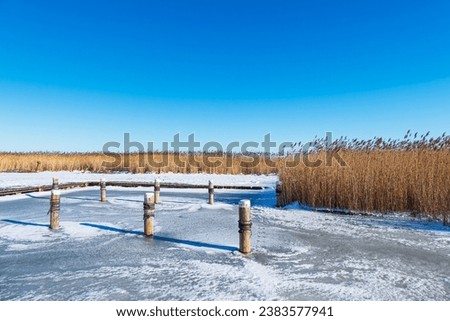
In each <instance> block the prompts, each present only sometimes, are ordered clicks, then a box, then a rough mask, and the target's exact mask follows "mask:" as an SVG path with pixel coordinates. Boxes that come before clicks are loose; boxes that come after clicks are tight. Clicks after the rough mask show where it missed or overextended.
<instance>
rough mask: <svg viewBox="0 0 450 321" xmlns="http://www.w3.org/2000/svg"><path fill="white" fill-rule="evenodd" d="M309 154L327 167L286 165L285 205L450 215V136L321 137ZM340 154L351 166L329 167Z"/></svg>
mask: <svg viewBox="0 0 450 321" xmlns="http://www.w3.org/2000/svg"><path fill="white" fill-rule="evenodd" d="M313 145H314V146H316V148H315V150H314V151H312V152H311V153H309V154H308V157H310V158H311V157H312V158H313V159H320V160H322V161H323V164H322V166H318V167H308V166H306V165H305V164H304V163H301V164H299V165H298V166H296V167H295V168H283V169H281V171H280V173H279V175H280V179H281V181H282V182H283V196H284V202H285V204H289V203H292V202H295V201H298V202H299V203H300V204H303V205H307V206H310V207H313V208H326V209H332V210H333V209H335V210H352V211H356V212H380V213H387V212H407V213H411V214H412V215H415V216H426V217H431V218H435V219H441V220H442V221H443V222H444V223H445V224H448V221H449V216H450V138H449V136H445V134H444V135H442V136H441V137H438V138H428V134H426V135H423V136H421V137H418V135H417V134H415V135H414V136H412V134H411V133H410V132H408V133H407V135H406V136H405V138H404V139H403V140H394V141H393V140H388V141H385V140H383V139H382V138H375V139H373V140H369V141H359V140H347V139H345V138H341V139H340V140H337V141H334V142H333V143H332V144H331V145H330V144H328V146H327V144H326V142H325V141H324V140H317V141H316V142H315V144H313ZM327 152H328V153H330V152H337V153H338V154H339V155H340V157H341V158H342V159H343V160H344V161H345V162H346V165H347V166H340V165H339V164H338V163H337V162H333V164H332V165H331V166H326V165H325V159H326V154H327Z"/></svg>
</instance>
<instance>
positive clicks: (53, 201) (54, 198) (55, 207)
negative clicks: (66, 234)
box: [50, 190, 61, 230]
mask: <svg viewBox="0 0 450 321" xmlns="http://www.w3.org/2000/svg"><path fill="white" fill-rule="evenodd" d="M60 193H61V192H60V191H59V190H52V193H51V196H50V229H52V230H57V229H59V210H60V200H61V198H60V195H61V194H60Z"/></svg>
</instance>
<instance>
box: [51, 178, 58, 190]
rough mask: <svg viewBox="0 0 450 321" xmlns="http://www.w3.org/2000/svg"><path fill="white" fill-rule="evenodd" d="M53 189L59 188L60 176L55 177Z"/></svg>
mask: <svg viewBox="0 0 450 321" xmlns="http://www.w3.org/2000/svg"><path fill="white" fill-rule="evenodd" d="M52 189H59V178H58V177H53V184H52Z"/></svg>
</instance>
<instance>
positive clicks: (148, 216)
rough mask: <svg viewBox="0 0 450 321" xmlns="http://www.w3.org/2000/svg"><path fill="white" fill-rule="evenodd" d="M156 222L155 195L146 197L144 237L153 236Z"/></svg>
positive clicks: (150, 194)
mask: <svg viewBox="0 0 450 321" xmlns="http://www.w3.org/2000/svg"><path fill="white" fill-rule="evenodd" d="M154 220H155V198H154V195H153V193H145V196H144V235H145V236H153V223H154Z"/></svg>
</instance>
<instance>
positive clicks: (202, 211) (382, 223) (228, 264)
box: [0, 173, 450, 301]
mask: <svg viewBox="0 0 450 321" xmlns="http://www.w3.org/2000/svg"><path fill="white" fill-rule="evenodd" d="M25 175H28V174H25ZM58 175H59V176H60V177H61V179H62V178H63V177H64V174H62V175H61V173H58ZM76 175H78V174H76ZM76 175H75V176H76ZM80 175H82V174H80ZM83 175H84V174H83ZM53 176H54V174H49V175H48V177H50V180H51V177H53ZM131 176H132V177H134V175H131ZM186 176H189V175H186ZM0 177H1V176H0ZM258 178H259V177H251V178H233V177H231V178H223V180H222V182H223V181H228V182H230V181H233V180H234V182H236V181H240V182H243V181H244V180H246V179H249V180H257V179H258ZM65 179H68V178H67V177H66V178H65ZM107 179H108V180H109V179H111V178H110V177H107ZM163 179H164V178H163ZM185 179H186V180H188V179H187V178H185ZM70 180H72V181H73V177H70ZM83 180H84V179H83ZM111 180H125V177H123V178H120V179H117V178H114V179H111ZM137 180H140V179H137ZM149 180H150V179H149ZM215 180H216V181H217V180H218V179H217V178H215ZM275 180H276V179H274V178H272V182H274V181H275ZM23 181H25V180H23ZM202 181H205V180H204V179H203V178H202ZM207 181H208V179H206V182H207ZM261 181H264V182H266V183H268V184H271V183H270V182H271V181H270V180H269V179H267V180H266V178H261ZM151 190H152V189H148V188H121V187H108V191H107V198H108V201H107V202H106V203H101V202H100V201H99V199H100V191H99V190H98V188H97V187H89V188H83V189H75V190H62V191H61V217H60V224H61V229H60V230H58V231H51V230H49V228H48V223H49V216H48V214H47V212H48V209H49V205H50V200H49V197H50V192H43V193H31V194H26V195H17V196H8V197H2V198H0V299H1V300H445V301H448V300H449V299H450V277H449V274H448V267H449V265H450V229H449V228H446V227H443V226H442V225H441V224H439V223H435V222H426V221H415V220H413V219H410V218H406V217H384V218H383V217H381V218H370V217H361V216H345V215H335V214H324V213H316V212H311V211H305V210H301V209H298V208H296V207H295V206H291V207H290V208H289V209H277V208H275V203H276V200H275V192H274V190H272V189H268V190H262V191H242V190H239V191H233V190H216V195H215V198H216V204H215V205H208V204H207V202H208V191H207V189H205V190H188V189H180V190H174V189H164V188H163V189H162V190H161V204H157V205H156V211H155V229H154V230H155V237H154V238H153V239H151V238H146V237H144V236H143V235H142V231H143V223H144V222H143V198H144V194H145V193H146V192H149V191H151ZM243 199H248V200H250V201H251V204H252V219H253V227H252V232H253V235H252V247H253V252H252V254H251V255H249V256H244V255H242V254H240V253H239V252H238V251H237V247H238V244H239V234H238V212H239V211H238V208H239V202H240V200H243Z"/></svg>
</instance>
